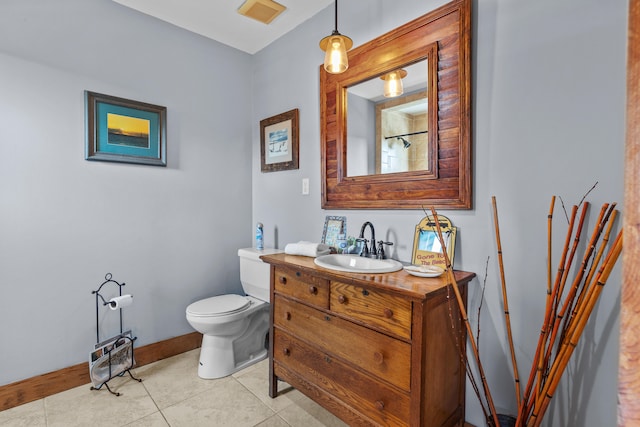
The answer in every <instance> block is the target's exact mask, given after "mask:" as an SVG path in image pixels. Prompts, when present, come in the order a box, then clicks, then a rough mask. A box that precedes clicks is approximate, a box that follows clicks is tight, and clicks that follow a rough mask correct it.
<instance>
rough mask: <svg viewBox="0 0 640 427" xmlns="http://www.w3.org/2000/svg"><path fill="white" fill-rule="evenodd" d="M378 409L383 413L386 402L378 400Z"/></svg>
mask: <svg viewBox="0 0 640 427" xmlns="http://www.w3.org/2000/svg"><path fill="white" fill-rule="evenodd" d="M376 409H378V411H382V410H383V409H384V402H383V401H382V400H376Z"/></svg>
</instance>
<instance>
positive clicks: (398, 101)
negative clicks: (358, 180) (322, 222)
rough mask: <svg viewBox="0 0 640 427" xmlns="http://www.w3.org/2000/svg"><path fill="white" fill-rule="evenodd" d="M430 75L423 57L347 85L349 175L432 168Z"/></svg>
mask: <svg viewBox="0 0 640 427" xmlns="http://www.w3.org/2000/svg"><path fill="white" fill-rule="evenodd" d="M397 76H402V79H401V80H399V81H395V80H394V79H395V78H396V77H397ZM428 77H429V75H428V63H427V60H423V61H420V62H417V63H415V64H413V65H409V66H405V67H403V68H402V69H401V70H391V71H390V72H388V73H386V74H384V75H382V76H380V77H374V78H371V79H369V80H365V81H363V82H360V83H358V84H355V85H353V86H350V87H348V88H347V105H348V108H347V110H348V113H347V135H348V137H347V141H348V147H347V150H346V151H347V176H363V175H375V174H386V173H397V172H410V171H428V170H429V161H428V160H429V158H428V156H429V152H430V150H429V146H428V145H429V141H430V139H429V138H428V130H429V129H428V123H429V120H428V114H427V113H428V102H427V101H428V100H427V87H428Z"/></svg>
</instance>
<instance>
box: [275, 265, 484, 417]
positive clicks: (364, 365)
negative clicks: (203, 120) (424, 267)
mask: <svg viewBox="0 0 640 427" xmlns="http://www.w3.org/2000/svg"><path fill="white" fill-rule="evenodd" d="M262 260H263V261H265V262H267V263H269V264H271V328H270V333H269V344H270V348H269V376H270V379H269V382H270V385H269V395H270V396H271V397H276V396H277V394H278V380H282V381H285V382H287V383H289V384H290V385H291V386H293V387H295V388H296V389H298V390H299V391H300V392H302V393H304V394H305V395H307V396H309V397H310V398H311V399H313V400H314V401H316V402H318V403H319V404H320V405H322V406H323V407H325V408H326V409H327V410H329V411H330V412H332V413H333V414H335V415H336V416H338V417H339V418H341V419H342V420H343V421H345V422H346V423H347V424H349V425H352V426H370V425H373V426H377V425H389V426H438V427H439V426H447V427H449V426H463V425H464V402H465V366H464V363H463V360H462V358H461V352H464V351H465V341H466V333H465V329H464V325H463V324H462V322H461V319H460V314H459V310H458V307H457V303H456V300H455V294H454V292H453V289H452V288H451V286H448V284H447V281H446V279H445V277H444V276H442V277H438V278H418V277H414V276H410V275H409V274H407V273H406V272H404V271H399V272H395V273H388V274H354V273H341V272H336V271H332V270H327V269H323V268H320V267H317V266H316V265H315V264H314V263H313V258H309V257H302V256H293V255H285V254H276V255H266V256H263V257H262ZM474 276H475V274H473V273H466V272H456V281H457V282H458V285H459V286H460V290H461V292H462V294H463V297H464V298H465V301H466V289H467V284H468V282H469V281H470V280H471V279H472V278H473V277H474Z"/></svg>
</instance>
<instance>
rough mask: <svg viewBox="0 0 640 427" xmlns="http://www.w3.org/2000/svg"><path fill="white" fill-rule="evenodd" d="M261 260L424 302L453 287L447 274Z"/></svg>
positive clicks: (461, 274) (300, 259)
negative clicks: (358, 269) (369, 270)
mask: <svg viewBox="0 0 640 427" xmlns="http://www.w3.org/2000/svg"><path fill="white" fill-rule="evenodd" d="M260 258H261V259H262V260H263V261H264V262H266V263H268V264H272V265H275V266H280V267H289V268H291V267H293V268H298V269H300V270H302V271H304V272H306V273H310V274H314V275H316V276H320V277H324V278H326V279H329V280H338V281H340V282H343V283H349V284H353V285H365V286H370V287H374V288H380V289H386V290H390V289H391V290H393V291H395V292H398V293H401V294H403V295H406V296H408V297H411V298H417V299H424V298H425V297H426V296H427V295H428V294H430V293H432V292H436V291H438V290H440V289H443V288H445V287H446V286H447V285H449V284H450V282H449V281H448V280H447V277H448V276H447V275H446V274H443V275H441V276H439V277H433V278H426V277H416V276H412V275H410V274H409V273H407V272H406V271H404V270H400V271H396V272H393V273H382V274H381V273H376V274H371V273H369V274H365V273H347V272H343V271H335V270H330V269H327V268H323V267H320V266H318V265H316V264H315V263H314V262H313V260H314V258H312V257H306V256H300V255H287V254H283V253H280V254H274V255H263V256H261V257H260ZM454 275H455V278H456V282H457V283H458V285H464V284H466V283H468V282H469V281H470V280H471V279H473V278H474V277H475V276H476V274H475V273H470V272H466V271H458V270H454Z"/></svg>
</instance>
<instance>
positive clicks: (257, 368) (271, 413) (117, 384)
mask: <svg viewBox="0 0 640 427" xmlns="http://www.w3.org/2000/svg"><path fill="white" fill-rule="evenodd" d="M199 351H200V350H199V349H196V350H192V351H189V352H186V353H183V354H180V355H178V356H174V357H171V358H168V359H164V360H160V361H158V362H155V363H152V364H149V365H146V366H142V367H139V368H135V369H134V370H133V374H134V375H135V376H136V377H138V378H142V380H143V381H142V382H137V381H134V380H132V379H131V378H130V377H129V376H128V375H125V376H123V377H117V378H114V379H112V380H111V381H110V382H109V386H110V387H111V389H112V390H113V391H116V392H120V393H122V395H121V396H118V397H116V396H113V395H111V394H110V393H109V392H108V391H107V389H106V388H105V387H103V388H102V389H101V390H97V391H96V390H93V391H92V390H91V389H90V387H89V384H87V385H84V386H80V387H76V388H73V389H71V390H67V391H64V392H62V393H58V394H55V395H53V396H49V397H46V398H44V399H40V400H37V401H34V402H30V403H27V404H25V405H22V406H18V407H15V408H11V409H8V410H6V411H1V412H0V425H1V426H3V427H18V426H20V427H22V426H28V427H31V426H38V427H40V426H42V427H56V426H60V427H73V426H82V427H86V426H109V427H118V426H129V427H166V426H171V427H179V426H188V427H198V426H207V427H209V426H233V427H242V426H260V427H287V426H292V427H298V426H304V427H321V426H330V427H343V426H346V424H344V423H343V422H342V421H340V420H339V419H338V418H336V417H335V416H333V415H332V414H330V413H329V412H327V411H326V410H325V409H323V408H322V407H320V406H319V405H317V404H316V403H314V402H313V401H312V400H310V399H308V398H307V397H306V396H304V395H303V394H301V393H300V392H299V391H297V390H295V389H293V388H291V387H288V385H287V384H284V385H283V384H282V383H281V385H280V390H281V391H282V393H281V394H280V395H279V396H278V397H277V398H275V399H271V398H270V397H269V393H268V390H269V385H268V372H269V365H268V362H267V361H266V360H263V361H262V362H259V363H257V364H255V365H253V366H250V367H248V368H246V369H244V370H242V371H240V372H237V373H235V374H233V375H231V376H229V377H226V378H221V379H217V380H203V379H201V378H199V377H198V374H197V366H198V354H199Z"/></svg>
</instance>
